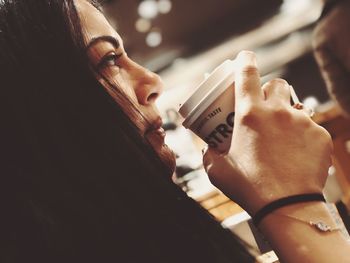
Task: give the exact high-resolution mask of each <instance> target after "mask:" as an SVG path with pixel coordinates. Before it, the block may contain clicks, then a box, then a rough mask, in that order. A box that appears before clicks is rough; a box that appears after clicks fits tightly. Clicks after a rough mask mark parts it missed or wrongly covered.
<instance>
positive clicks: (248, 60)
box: [237, 50, 257, 66]
mask: <svg viewBox="0 0 350 263" xmlns="http://www.w3.org/2000/svg"><path fill="white" fill-rule="evenodd" d="M237 60H238V62H241V63H244V64H248V65H253V66H256V64H257V63H256V56H255V53H254V52H252V51H247V50H243V51H241V52H239V54H238V56H237Z"/></svg>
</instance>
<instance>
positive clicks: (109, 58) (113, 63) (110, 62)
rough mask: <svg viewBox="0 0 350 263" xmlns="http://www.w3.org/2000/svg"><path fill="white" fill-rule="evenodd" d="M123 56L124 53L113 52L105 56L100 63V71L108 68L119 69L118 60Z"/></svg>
mask: <svg viewBox="0 0 350 263" xmlns="http://www.w3.org/2000/svg"><path fill="white" fill-rule="evenodd" d="M122 55H123V53H120V54H116V53H114V52H111V53H109V54H107V55H105V56H104V57H103V58H102V59H101V61H100V62H99V63H98V65H97V67H98V68H99V69H104V68H107V67H118V59H119V58H120V57H121V56H122Z"/></svg>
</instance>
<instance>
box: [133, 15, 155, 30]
mask: <svg viewBox="0 0 350 263" xmlns="http://www.w3.org/2000/svg"><path fill="white" fill-rule="evenodd" d="M135 28H136V30H137V31H139V32H141V33H145V32H148V31H149V30H150V29H151V22H150V21H149V20H147V19H144V18H139V19H137V20H136V23H135Z"/></svg>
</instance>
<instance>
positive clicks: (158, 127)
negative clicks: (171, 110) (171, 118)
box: [145, 117, 165, 138]
mask: <svg viewBox="0 0 350 263" xmlns="http://www.w3.org/2000/svg"><path fill="white" fill-rule="evenodd" d="M162 125H163V121H162V119H161V117H158V118H156V120H155V121H153V123H152V124H151V125H150V127H149V128H148V129H147V131H146V133H145V135H147V134H149V133H152V134H157V135H159V136H161V137H163V138H164V137H165V131H164V129H163V128H162Z"/></svg>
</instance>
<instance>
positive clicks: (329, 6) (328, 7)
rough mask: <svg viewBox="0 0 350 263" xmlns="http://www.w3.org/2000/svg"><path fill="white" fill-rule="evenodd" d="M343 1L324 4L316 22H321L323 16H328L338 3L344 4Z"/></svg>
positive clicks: (330, 0) (336, 0)
mask: <svg viewBox="0 0 350 263" xmlns="http://www.w3.org/2000/svg"><path fill="white" fill-rule="evenodd" d="M344 1H345V0H329V1H327V2H326V3H325V5H324V7H323V10H322V13H321V15H320V18H319V19H318V21H320V20H322V19H323V18H324V17H325V16H327V15H328V14H329V12H330V11H332V9H333V8H334V7H335V6H337V5H338V4H339V3H341V2H344Z"/></svg>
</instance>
